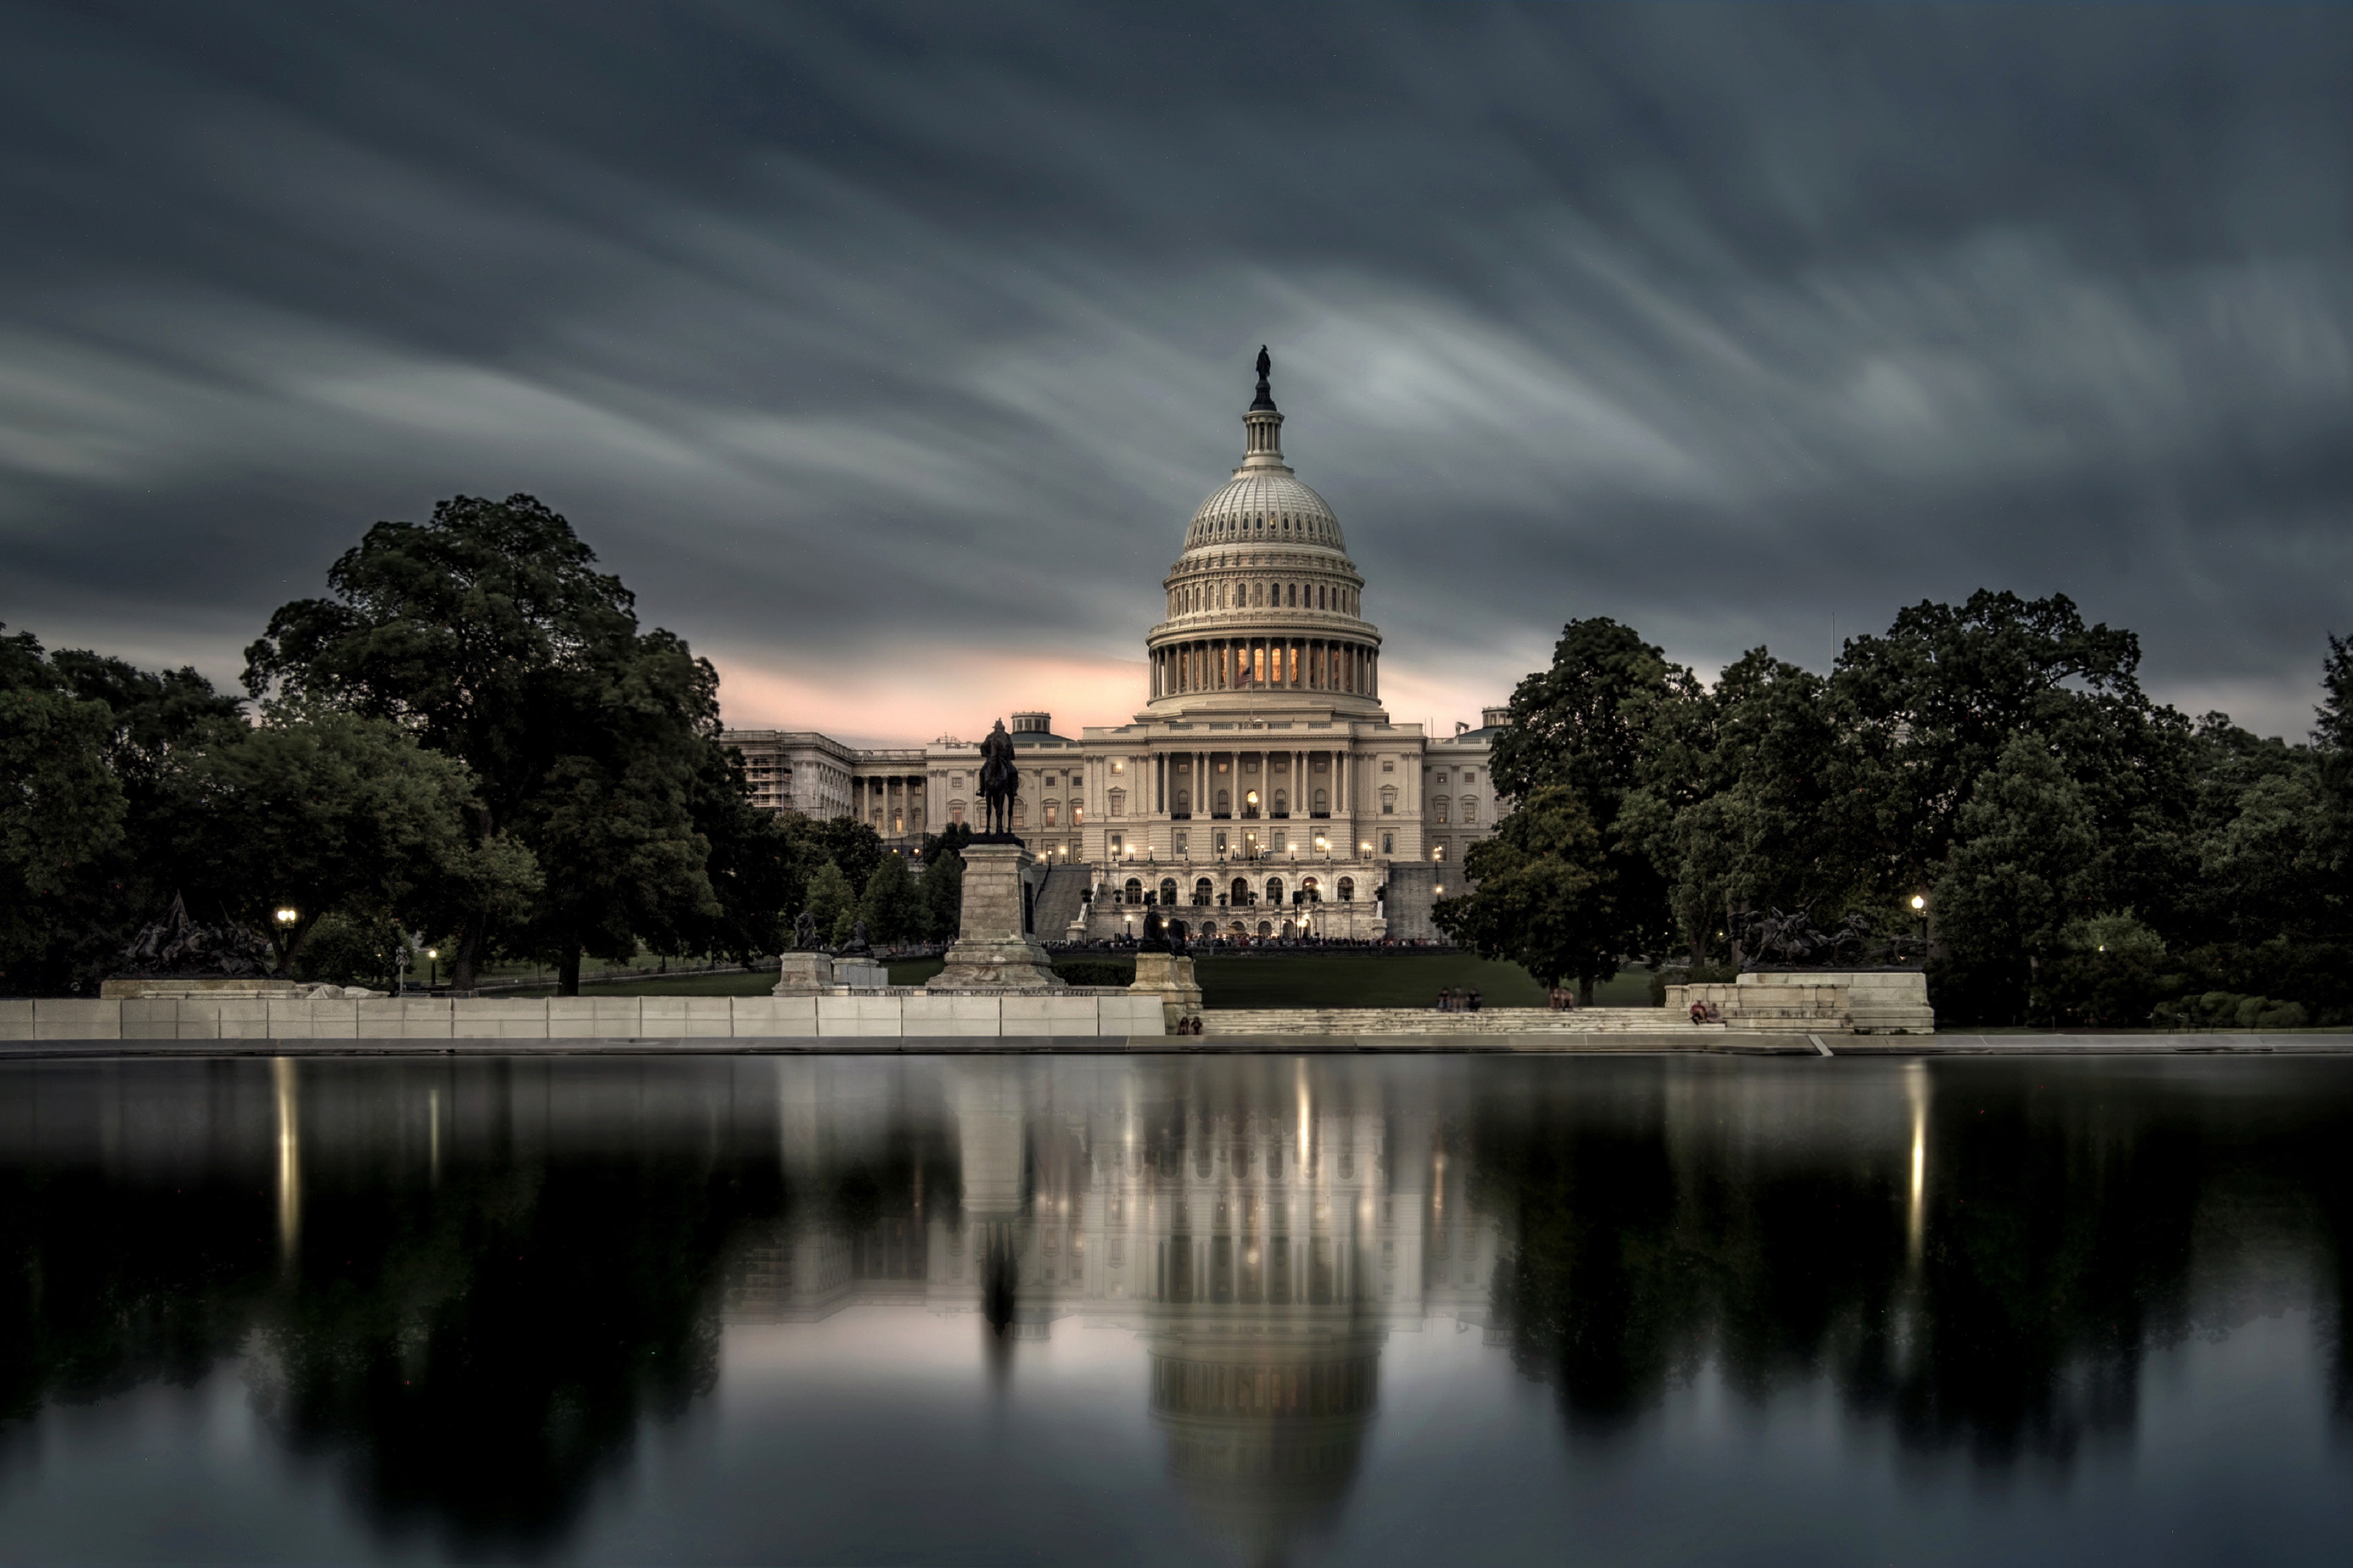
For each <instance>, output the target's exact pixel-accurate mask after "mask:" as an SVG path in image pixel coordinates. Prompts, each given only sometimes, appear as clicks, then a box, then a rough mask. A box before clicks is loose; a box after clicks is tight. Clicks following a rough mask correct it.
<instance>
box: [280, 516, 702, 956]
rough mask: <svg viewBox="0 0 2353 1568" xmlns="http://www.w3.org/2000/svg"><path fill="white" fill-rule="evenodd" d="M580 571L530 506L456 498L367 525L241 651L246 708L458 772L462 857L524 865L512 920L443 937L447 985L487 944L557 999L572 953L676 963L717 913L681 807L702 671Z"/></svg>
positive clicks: (614, 591)
mask: <svg viewBox="0 0 2353 1568" xmlns="http://www.w3.org/2000/svg"><path fill="white" fill-rule="evenodd" d="M595 563H596V554H595V552H593V551H591V550H590V549H589V548H588V546H587V545H586V544H585V543H583V542H581V541H580V540H579V539H578V538H577V537H576V536H575V534H574V533H573V531H572V526H571V524H570V523H568V522H566V521H565V520H564V518H563V517H562V516H560V515H559V514H557V513H556V512H554V511H552V510H549V509H548V508H547V507H545V506H543V505H542V504H541V503H540V502H539V501H538V500H534V499H533V498H532V497H530V496H527V495H513V496H510V497H508V498H507V499H506V500H503V501H491V500H482V499H480V498H476V497H471V496H458V497H455V498H452V499H451V500H446V501H443V502H441V503H440V504H438V506H436V507H435V508H434V510H433V518H432V521H430V522H428V523H425V524H421V525H420V524H417V523H411V522H379V523H377V524H376V525H375V527H373V528H371V529H370V530H369V531H367V534H366V536H365V537H364V539H362V541H361V542H360V543H359V544H358V545H356V546H354V547H353V549H352V550H350V551H348V552H345V553H344V554H343V557H342V558H341V559H339V560H338V561H337V562H336V563H335V564H334V565H333V566H332V568H331V569H330V570H329V572H328V574H327V580H328V584H329V586H330V588H331V589H332V597H330V598H323V599H304V600H298V601H296V602H295V603H292V604H289V605H284V606H282V607H280V609H279V611H278V612H277V614H275V615H274V616H271V617H270V620H269V630H268V632H267V634H266V635H265V636H264V637H262V638H261V639H260V640H259V641H258V642H256V643H255V644H254V645H253V646H252V647H250V648H248V649H247V651H246V677H245V679H246V686H247V689H248V690H249V691H251V692H253V693H254V694H255V695H256V696H257V697H259V696H260V695H262V694H263V693H264V692H266V691H270V690H273V689H274V690H276V691H277V692H279V693H280V695H282V696H284V697H288V698H294V699H303V700H315V701H318V702H322V703H326V704H332V705H334V706H340V707H344V708H348V709H350V710H353V711H354V712H357V713H361V714H364V715H366V716H368V717H372V718H379V719H386V720H390V721H395V722H396V723H398V724H400V725H401V726H403V727H404V728H406V729H407V730H409V731H411V732H412V733H414V734H415V735H416V736H417V739H418V741H419V742H422V743H423V744H424V745H425V746H427V748H429V749H431V750H434V751H438V752H445V753H447V754H448V755H450V756H453V757H457V758H459V759H461V760H462V761H464V762H465V763H467V765H468V766H469V767H470V769H471V770H472V772H473V775H474V779H475V782H476V787H477V792H478V801H479V804H478V805H476V807H475V808H474V811H473V813H472V816H473V819H474V820H473V823H472V833H473V836H474V837H475V839H476V841H477V842H478V843H480V842H486V841H487V840H489V839H490V838H491V837H493V836H495V835H497V834H499V833H501V832H512V833H513V834H514V835H515V836H516V837H518V838H519V839H520V840H521V841H522V843H523V844H524V846H525V847H528V848H530V849H531V850H532V852H533V855H534V857H535V858H536V859H537V861H538V863H539V866H540V868H541V871H542V873H543V879H544V880H543V892H542V894H541V896H540V898H539V899H538V900H536V902H535V905H534V907H533V910H531V912H530V918H529V919H527V920H524V921H513V922H501V921H498V920H496V919H495V918H494V915H495V911H494V910H492V909H491V907H490V906H489V905H487V904H485V905H484V906H482V907H480V908H478V909H476V910H472V911H470V913H469V914H468V916H467V918H466V919H465V920H463V921H460V922H459V923H458V924H457V926H456V928H455V929H456V931H457V938H458V952H457V955H456V961H455V963H454V964H453V966H452V977H453V980H454V983H455V984H456V987H457V988H458V989H459V990H461V991H464V990H470V989H471V988H472V986H473V983H474V973H475V970H476V968H477V967H478V966H479V965H480V963H481V962H482V961H483V959H484V958H485V957H487V956H488V955H489V954H490V952H491V950H492V948H493V946H494V945H495V944H498V943H500V942H502V941H503V942H505V943H506V944H507V945H510V946H514V947H518V948H521V949H524V950H528V951H533V952H540V953H543V954H545V955H547V956H550V957H553V958H554V960H555V962H556V963H557V964H558V966H559V971H560V973H561V976H562V982H561V988H562V989H563V991H564V992H565V994H576V992H577V989H578V984H579V970H580V961H581V958H582V955H583V954H584V952H586V953H593V954H595V955H596V956H599V957H604V958H608V959H612V960H615V961H617V962H618V961H625V960H627V959H628V957H629V956H630V955H631V954H632V953H633V952H635V951H636V949H637V947H638V943H639V942H650V943H653V944H656V945H663V946H670V947H675V946H676V945H680V944H682V943H683V942H687V941H689V940H691V937H690V934H689V933H691V932H694V931H698V930H702V929H708V922H711V921H715V920H717V919H719V918H720V916H721V914H722V913H723V911H722V910H721V908H720V906H719V902H718V900H717V899H716V898H715V897H714V895H713V893H712V889H711V885H710V881H709V879H708V876H707V874H706V870H705V866H706V861H707V858H708V855H709V852H710V845H709V843H708V841H707V840H706V839H705V838H704V837H703V836H702V834H701V833H700V832H699V831H698V829H697V826H696V823H695V819H694V811H693V803H694V799H695V795H696V791H697V787H698V784H697V781H698V779H701V778H702V777H703V776H704V772H705V769H706V768H707V765H708V762H709V754H710V751H711V749H712V747H713V746H715V745H716V744H717V743H718V732H719V712H718V699H717V691H718V676H717V674H716V672H715V671H713V670H712V668H711V665H710V663H709V662H708V661H707V660H704V659H699V658H695V657H694V656H693V655H692V653H691V651H690V650H689V649H688V647H687V646H686V644H685V643H684V642H683V641H681V639H679V638H677V637H672V636H671V635H670V634H669V633H668V632H664V631H660V630H656V631H652V632H648V633H643V634H641V633H639V631H638V620H637V615H636V611H635V600H634V598H633V597H632V596H631V595H630V594H629V592H628V590H627V589H626V588H624V587H623V586H622V585H621V583H620V580H619V579H618V578H617V577H613V576H610V575H607V574H602V573H599V572H596V570H594V566H595Z"/></svg>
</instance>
